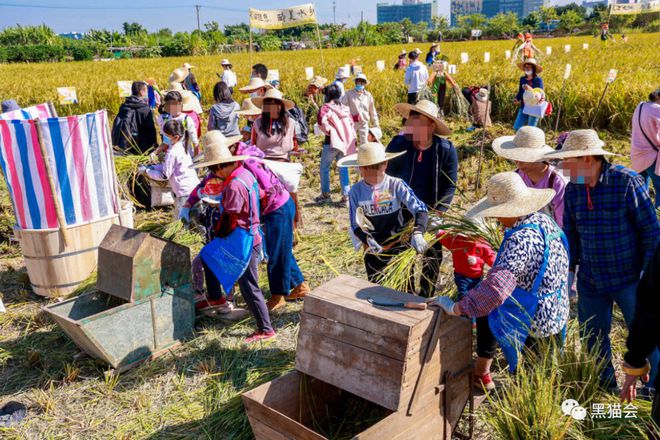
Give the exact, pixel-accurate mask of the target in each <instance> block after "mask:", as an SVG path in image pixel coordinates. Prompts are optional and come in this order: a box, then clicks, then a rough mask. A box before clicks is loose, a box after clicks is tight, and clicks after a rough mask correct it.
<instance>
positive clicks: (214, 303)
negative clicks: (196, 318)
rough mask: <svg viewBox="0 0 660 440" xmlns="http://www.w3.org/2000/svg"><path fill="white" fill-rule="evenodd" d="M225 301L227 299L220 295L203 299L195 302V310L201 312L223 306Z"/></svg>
mask: <svg viewBox="0 0 660 440" xmlns="http://www.w3.org/2000/svg"><path fill="white" fill-rule="evenodd" d="M226 303H227V300H226V299H225V298H224V297H222V298H220V299H203V300H201V301H199V302H197V303H195V310H197V311H198V312H203V311H206V310H212V309H217V308H220V307H222V306H224V305H225V304H226Z"/></svg>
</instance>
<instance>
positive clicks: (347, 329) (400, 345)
mask: <svg viewBox="0 0 660 440" xmlns="http://www.w3.org/2000/svg"><path fill="white" fill-rule="evenodd" d="M299 332H300V333H303V334H307V333H316V334H319V335H324V336H325V337H328V338H332V339H335V340H337V341H341V342H345V343H347V344H350V345H354V346H356V347H360V348H364V349H365V350H369V351H374V352H377V353H380V354H382V355H383V356H387V357H389V358H392V359H397V360H403V359H405V358H406V357H407V352H406V350H407V348H408V347H407V345H406V341H403V340H401V339H396V338H391V337H387V336H383V335H380V334H377V333H371V332H369V331H366V330H363V329H361V328H356V327H351V326H350V325H346V324H343V323H340V322H337V321H332V320H330V319H325V318H322V317H320V316H316V315H312V314H309V313H301V314H300V330H299Z"/></svg>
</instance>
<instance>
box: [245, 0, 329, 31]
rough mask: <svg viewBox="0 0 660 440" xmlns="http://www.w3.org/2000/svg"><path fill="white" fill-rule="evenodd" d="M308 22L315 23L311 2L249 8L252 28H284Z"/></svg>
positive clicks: (314, 10)
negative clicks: (279, 6) (282, 6)
mask: <svg viewBox="0 0 660 440" xmlns="http://www.w3.org/2000/svg"><path fill="white" fill-rule="evenodd" d="M309 23H316V9H315V8H314V5H313V4H312V3H309V4H306V5H300V6H293V7H291V8H286V9H273V10H270V11H262V10H260V9H252V8H250V27H253V28H257V29H286V28H290V27H295V26H302V25H304V24H309Z"/></svg>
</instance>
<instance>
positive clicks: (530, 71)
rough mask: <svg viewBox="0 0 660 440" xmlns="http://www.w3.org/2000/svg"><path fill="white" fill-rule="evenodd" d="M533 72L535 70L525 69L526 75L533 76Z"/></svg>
mask: <svg viewBox="0 0 660 440" xmlns="http://www.w3.org/2000/svg"><path fill="white" fill-rule="evenodd" d="M533 73H534V71H533V70H525V75H527V76H532V74H533Z"/></svg>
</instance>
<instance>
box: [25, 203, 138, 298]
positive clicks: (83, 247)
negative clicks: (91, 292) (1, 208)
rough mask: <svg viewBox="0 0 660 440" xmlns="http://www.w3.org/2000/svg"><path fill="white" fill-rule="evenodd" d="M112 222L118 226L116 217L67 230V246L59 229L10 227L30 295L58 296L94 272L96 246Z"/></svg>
mask: <svg viewBox="0 0 660 440" xmlns="http://www.w3.org/2000/svg"><path fill="white" fill-rule="evenodd" d="M131 217H132V215H131ZM113 223H114V224H119V216H118V215H116V214H115V215H113V216H110V217H106V218H103V219H99V220H95V221H91V222H88V223H84V224H81V225H77V226H72V227H70V228H68V229H69V236H70V243H69V245H68V246H65V245H64V242H63V240H62V235H61V234H60V232H59V229H20V228H18V227H14V233H15V234H16V237H17V238H18V240H19V243H20V245H21V250H22V251H23V257H24V259H25V266H26V268H27V273H28V276H29V277H30V284H32V290H33V291H34V293H36V294H37V295H41V296H47V297H59V296H64V295H67V294H69V293H71V292H73V291H74V290H76V288H77V287H78V286H79V285H80V284H81V283H82V282H83V281H85V280H86V279H87V278H88V277H89V276H90V275H91V274H92V272H94V270H96V264H97V254H98V247H99V244H100V243H101V240H103V237H105V234H106V233H107V232H108V230H109V229H110V226H112V224H113Z"/></svg>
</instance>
